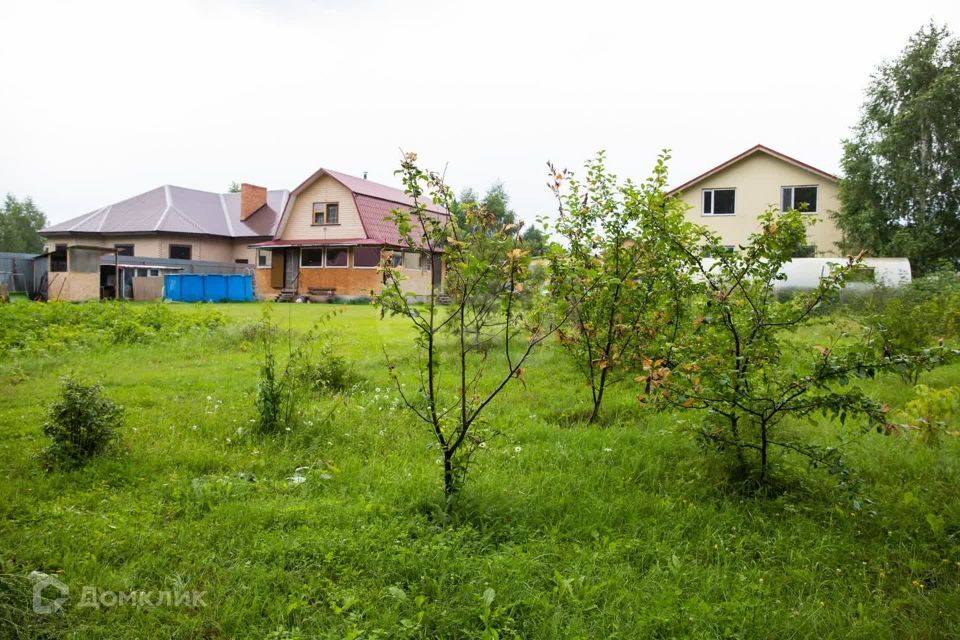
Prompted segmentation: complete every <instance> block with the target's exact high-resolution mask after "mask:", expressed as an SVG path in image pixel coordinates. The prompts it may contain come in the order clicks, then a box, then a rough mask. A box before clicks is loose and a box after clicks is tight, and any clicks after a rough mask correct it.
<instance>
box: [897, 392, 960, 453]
mask: <svg viewBox="0 0 960 640" xmlns="http://www.w3.org/2000/svg"><path fill="white" fill-rule="evenodd" d="M914 391H915V393H916V397H915V398H914V399H913V400H911V401H910V402H908V403H907V406H905V407H904V408H903V410H902V411H901V412H900V414H899V418H900V420H899V422H900V424H901V426H903V428H905V429H906V430H908V431H912V432H914V433H916V434H917V435H918V436H919V438H920V440H921V441H923V442H924V443H926V444H931V445H935V444H939V442H940V440H941V438H942V437H943V436H944V435H950V436H957V435H960V432H958V431H956V430H955V427H956V424H957V417H958V416H960V388H958V387H948V388H946V389H931V388H930V387H928V386H926V385H922V384H920V385H917V386H916V388H915V389H914ZM951 427H954V429H951Z"/></svg>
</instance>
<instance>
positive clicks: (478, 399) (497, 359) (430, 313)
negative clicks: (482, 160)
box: [377, 153, 569, 509]
mask: <svg viewBox="0 0 960 640" xmlns="http://www.w3.org/2000/svg"><path fill="white" fill-rule="evenodd" d="M398 173H399V174H400V175H401V176H402V179H403V184H404V188H405V191H406V193H407V194H408V195H409V196H410V197H411V199H412V201H413V204H412V206H410V207H409V210H407V209H395V210H394V211H393V212H392V213H391V216H390V219H391V220H392V221H393V223H394V224H395V225H396V227H397V230H398V231H399V234H400V237H401V239H402V242H403V243H404V244H405V245H406V247H408V248H409V249H411V250H417V251H421V252H424V253H425V254H426V255H428V256H430V257H431V259H437V256H438V255H440V253H441V252H442V255H443V257H444V262H445V267H446V275H445V280H444V283H445V284H444V289H445V293H446V294H448V295H449V296H450V297H451V298H452V299H453V300H454V301H455V303H454V305H453V308H452V309H449V310H447V309H442V308H441V307H440V305H439V302H438V294H439V293H440V291H438V289H437V288H436V287H432V288H431V291H430V293H429V294H428V295H427V296H426V298H425V300H423V301H422V302H418V301H417V299H416V298H417V297H416V296H414V295H413V294H411V293H410V292H408V291H407V290H406V289H405V287H404V279H403V275H402V274H401V273H400V271H399V270H397V269H395V268H393V267H391V265H390V264H389V262H384V263H383V264H382V265H381V269H382V270H383V272H384V281H385V283H384V286H383V290H382V292H381V294H380V295H379V296H378V297H377V302H378V304H380V305H382V307H383V308H384V309H386V310H387V311H388V312H390V313H391V314H394V315H399V316H402V317H404V318H406V319H407V320H408V321H409V322H410V324H411V325H412V326H413V329H414V331H415V333H416V338H415V343H414V344H415V347H416V356H417V357H416V363H415V365H414V366H415V372H410V373H409V375H408V374H407V372H402V371H401V365H400V364H399V363H398V362H397V360H396V359H395V358H391V357H390V355H389V354H388V355H387V366H388V368H389V370H390V373H391V376H392V377H393V380H394V382H395V384H396V388H397V391H398V392H399V394H400V396H401V398H402V400H403V402H404V403H405V405H406V406H407V408H408V409H409V410H410V411H411V412H413V413H414V415H416V416H417V418H418V419H419V420H420V421H421V422H423V423H424V424H426V425H427V426H428V427H429V429H430V431H431V433H432V434H433V437H434V439H435V444H436V446H437V448H438V449H439V451H440V458H441V460H442V462H443V491H444V496H445V498H446V506H447V508H448V509H449V508H450V505H451V504H452V501H453V498H454V497H455V496H456V494H457V493H458V492H459V491H460V490H461V489H462V487H463V484H464V481H465V478H466V475H467V470H468V467H469V463H470V459H471V456H472V455H473V454H474V453H475V452H476V451H477V449H478V448H481V447H482V446H483V443H484V438H483V436H484V431H483V427H482V426H481V425H482V424H483V422H484V421H483V412H484V410H485V409H486V408H487V407H489V406H490V404H491V403H492V402H493V400H494V399H495V398H496V397H497V396H498V395H499V394H500V392H502V391H503V390H504V389H505V388H506V387H507V385H508V384H510V383H511V381H517V382H521V383H522V380H523V373H524V364H525V363H526V361H527V359H528V358H529V357H530V355H531V354H532V353H533V352H534V350H535V349H536V347H537V346H538V345H539V344H540V343H542V342H543V341H544V340H545V339H546V338H548V337H549V336H550V335H551V334H553V332H554V331H555V330H556V327H557V321H554V319H553V318H552V313H559V314H561V317H560V318H558V320H562V319H563V318H562V316H563V315H564V314H566V313H569V312H568V311H566V310H565V309H564V308H563V307H561V308H559V310H558V309H557V308H548V307H547V306H546V305H529V304H527V305H521V304H520V300H521V297H522V296H523V295H524V293H525V291H527V289H528V287H527V286H526V285H527V284H528V282H529V280H530V278H531V270H530V268H529V267H530V257H529V253H528V252H527V251H526V250H524V249H523V248H522V241H521V239H520V237H519V234H518V228H517V227H515V226H513V225H509V224H504V225H495V224H492V223H490V221H489V220H487V219H486V218H484V219H483V220H476V219H473V218H472V216H482V215H483V210H482V209H480V208H473V209H471V211H470V212H468V214H467V217H466V224H464V225H462V226H461V225H458V223H457V222H456V219H455V218H454V217H453V216H449V217H448V216H441V215H437V214H434V213H430V212H429V211H427V209H426V206H425V202H426V199H427V198H432V199H433V201H434V202H436V203H437V204H441V205H443V206H445V207H446V208H447V210H448V211H449V210H450V203H451V200H452V198H451V193H450V190H449V188H448V187H447V186H446V185H445V184H444V182H443V179H442V178H441V177H440V176H439V175H437V174H436V173H433V172H428V171H424V170H422V169H421V168H420V167H419V166H418V165H417V163H416V155H415V154H412V153H409V154H406V155H405V156H404V158H403V162H402V164H401V168H400V170H399V171H398ZM481 291H482V292H485V294H484V295H485V298H484V299H485V300H486V303H485V304H488V305H489V306H490V308H491V309H492V310H493V311H492V312H494V313H495V314H496V315H497V316H498V317H499V321H498V329H497V341H498V343H499V345H500V347H499V349H497V350H496V351H494V350H493V349H489V350H477V349H475V348H473V344H472V340H473V337H472V336H471V331H472V325H471V322H472V318H471V316H470V311H468V305H467V303H468V301H470V300H473V299H475V298H474V296H475V295H476V294H477V293H478V292H481ZM450 326H452V327H453V335H452V337H451V335H450V334H451V332H450V331H449V330H448V327H450ZM402 380H405V381H406V382H411V381H412V382H413V383H414V384H413V385H405V384H404V383H403V381H402ZM408 386H412V387H413V391H410V390H408V388H407V387H408Z"/></svg>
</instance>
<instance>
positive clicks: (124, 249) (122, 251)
mask: <svg viewBox="0 0 960 640" xmlns="http://www.w3.org/2000/svg"><path fill="white" fill-rule="evenodd" d="M113 248H114V249H116V250H117V255H118V256H132V255H133V245H132V244H115V245H113Z"/></svg>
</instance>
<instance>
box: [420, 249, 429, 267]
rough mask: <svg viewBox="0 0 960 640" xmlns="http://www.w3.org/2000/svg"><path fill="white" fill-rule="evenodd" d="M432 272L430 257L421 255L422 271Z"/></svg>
mask: <svg viewBox="0 0 960 640" xmlns="http://www.w3.org/2000/svg"><path fill="white" fill-rule="evenodd" d="M429 270H430V256H428V255H427V254H425V253H421V254H420V271H429Z"/></svg>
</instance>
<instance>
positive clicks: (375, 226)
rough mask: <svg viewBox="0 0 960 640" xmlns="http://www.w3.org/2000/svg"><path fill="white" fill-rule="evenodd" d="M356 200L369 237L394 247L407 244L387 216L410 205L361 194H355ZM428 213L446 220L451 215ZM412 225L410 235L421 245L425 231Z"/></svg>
mask: <svg viewBox="0 0 960 640" xmlns="http://www.w3.org/2000/svg"><path fill="white" fill-rule="evenodd" d="M354 200H355V201H356V203H357V211H359V212H360V221H361V222H362V223H363V228H364V229H365V230H366V232H367V237H368V238H370V239H371V240H376V241H377V242H378V243H379V244H385V245H389V246H393V247H399V246H404V245H405V243H404V242H402V241H401V239H400V234H399V233H397V227H396V225H394V223H393V222H391V221H390V220H387V219H386V218H387V216H388V215H390V212H391V211H392V210H394V209H402V210H404V211H409V210H410V207H406V206H403V205H399V204H397V203H396V202H391V201H388V200H382V199H380V198H372V197H370V196H365V195H359V194H358V195H355V196H354ZM428 215H430V216H431V217H432V218H434V219H436V220H446V219H447V218H449V216H447V215H445V214H438V213H435V212H432V211H430V212H428ZM412 227H413V229H412V231H411V233H410V236H411V238H412V239H413V242H414V245H415V246H419V244H420V242H421V241H422V239H423V231H422V230H421V229H420V226H419V225H417V224H413V225H412Z"/></svg>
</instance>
